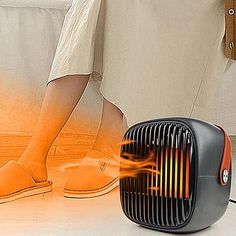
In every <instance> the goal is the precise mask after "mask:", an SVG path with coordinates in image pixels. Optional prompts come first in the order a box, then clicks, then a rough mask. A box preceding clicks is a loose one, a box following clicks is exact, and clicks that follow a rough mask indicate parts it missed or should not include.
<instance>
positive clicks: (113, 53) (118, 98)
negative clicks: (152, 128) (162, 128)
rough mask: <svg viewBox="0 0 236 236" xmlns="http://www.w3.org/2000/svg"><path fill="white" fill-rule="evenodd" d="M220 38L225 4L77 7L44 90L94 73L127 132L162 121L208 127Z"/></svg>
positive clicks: (148, 1) (220, 62)
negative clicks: (187, 119)
mask: <svg viewBox="0 0 236 236" xmlns="http://www.w3.org/2000/svg"><path fill="white" fill-rule="evenodd" d="M99 13H100V14H99ZM223 37H224V0H198V1H193V0H191V1H189V0H181V2H180V1H179V0H159V1H154V0H145V1H138V0H129V1H127V0H102V1H101V0H77V1H74V4H73V6H72V7H71V8H70V10H69V11H68V13H67V15H66V18H65V21H64V26H63V29H62V32H61V38H60V41H59V44H58V48H57V52H56V55H55V59H54V63H53V67H52V70H51V74H50V77H49V80H48V83H49V82H50V81H52V80H54V79H57V78H59V77H61V76H64V75H66V74H87V73H91V72H92V71H94V70H95V71H98V72H99V73H101V74H102V77H103V78H102V84H101V92H102V94H103V96H104V97H105V98H106V99H108V100H109V101H111V102H112V103H114V104H115V105H117V106H118V107H119V108H120V109H121V110H122V111H123V112H124V114H125V116H126V118H127V120H128V123H129V125H132V124H134V123H136V122H139V121H143V120H147V119H152V118H159V117H168V116H192V117H197V118H201V119H205V120H208V119H210V118H209V117H208V110H209V101H210V98H211V97H212V96H213V95H214V94H215V92H216V90H217V89H218V88H219V86H220V82H221V78H222V75H223V72H224V70H225V68H226V65H227V62H228V59H226V58H225V56H224V53H223V48H224V44H223ZM102 62H103V63H102Z"/></svg>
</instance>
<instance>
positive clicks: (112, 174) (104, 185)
mask: <svg viewBox="0 0 236 236" xmlns="http://www.w3.org/2000/svg"><path fill="white" fill-rule="evenodd" d="M89 155H90V156H92V158H89V157H86V158H85V159H84V160H83V161H82V163H81V165H79V166H78V165H77V166H76V167H74V168H72V169H71V175H70V176H69V178H68V181H67V183H66V185H65V188H64V196H65V197H68V198H78V199H83V198H93V197H99V196H102V195H104V194H107V193H109V192H110V191H112V190H113V189H115V188H116V187H117V186H118V185H119V162H117V161H116V160H114V159H113V158H111V157H109V156H107V155H106V154H104V153H102V152H99V151H96V150H92V151H90V152H89Z"/></svg>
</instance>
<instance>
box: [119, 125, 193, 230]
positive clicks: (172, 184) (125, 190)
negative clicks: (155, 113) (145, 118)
mask: <svg viewBox="0 0 236 236" xmlns="http://www.w3.org/2000/svg"><path fill="white" fill-rule="evenodd" d="M125 140H129V141H132V142H129V144H126V145H124V146H123V147H122V152H121V155H122V156H123V157H124V158H127V156H129V155H134V156H135V158H137V159H139V160H142V159H143V160H144V159H145V158H147V157H148V156H150V155H153V156H154V161H155V165H154V166H153V165H152V166H150V170H149V171H145V172H144V171H143V172H141V171H140V170H137V171H138V175H137V176H136V177H125V178H123V179H121V181H120V190H121V191H120V192H121V203H122V208H123V210H124V212H125V213H126V215H127V216H129V218H131V219H132V220H134V221H135V222H136V223H139V224H143V225H148V226H153V227H168V228H170V227H177V226H181V225H183V224H184V223H185V222H186V220H187V219H188V218H189V216H190V213H191V210H192V199H193V184H194V166H193V165H194V156H193V140H192V136H191V133H190V132H189V130H188V128H186V127H185V126H183V125H182V124H178V123H171V122H170V123H152V124H146V125H145V124H143V125H141V126H137V127H134V128H132V129H131V130H129V131H128V132H127V133H126V136H125ZM127 154H128V155H127Z"/></svg>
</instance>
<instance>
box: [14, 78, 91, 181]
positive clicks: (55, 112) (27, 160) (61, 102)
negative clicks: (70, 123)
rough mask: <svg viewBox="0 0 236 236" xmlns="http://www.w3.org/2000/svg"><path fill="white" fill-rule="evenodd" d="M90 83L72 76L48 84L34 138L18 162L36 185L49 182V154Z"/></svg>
mask: <svg viewBox="0 0 236 236" xmlns="http://www.w3.org/2000/svg"><path fill="white" fill-rule="evenodd" d="M88 80H89V75H72V76H65V77H62V78H60V79H57V80H54V81H51V82H50V83H49V85H48V87H47V90H46V95H45V98H44V101H43V105H42V108H41V112H40V116H39V119H38V122H37V124H36V127H35V130H34V133H33V136H32V138H31V140H30V142H29V144H28V146H27V148H26V149H25V151H24V153H23V155H22V156H21V157H20V159H19V160H18V162H19V163H20V164H22V165H24V166H25V167H26V169H28V171H29V172H30V173H31V174H32V176H33V178H34V179H35V181H37V182H41V181H45V180H46V179H47V169H46V159H47V154H48V151H49V149H50V147H51V145H52V143H53V142H54V140H55V139H56V137H57V135H58V134H59V132H60V131H61V129H62V128H63V126H64V125H65V124H66V122H67V120H68V119H69V117H70V115H71V113H72V111H73V110H74V108H75V106H76V105H77V103H78V101H79V100H80V98H81V96H82V94H83V92H84V89H85V87H86V85H87V83H88Z"/></svg>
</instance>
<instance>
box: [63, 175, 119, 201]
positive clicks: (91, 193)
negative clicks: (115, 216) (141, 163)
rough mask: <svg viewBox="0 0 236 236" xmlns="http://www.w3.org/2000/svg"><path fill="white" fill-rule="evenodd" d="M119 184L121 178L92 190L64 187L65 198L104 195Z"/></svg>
mask: <svg viewBox="0 0 236 236" xmlns="http://www.w3.org/2000/svg"><path fill="white" fill-rule="evenodd" d="M118 186H119V179H118V178H117V179H115V180H113V181H112V182H111V183H110V184H108V185H107V186H106V187H104V188H100V189H98V190H91V191H73V190H65V189H64V197H65V198H76V199H86V198H95V197H100V196H103V195H105V194H107V193H109V192H111V191H112V190H114V189H115V188H116V187H118Z"/></svg>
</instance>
